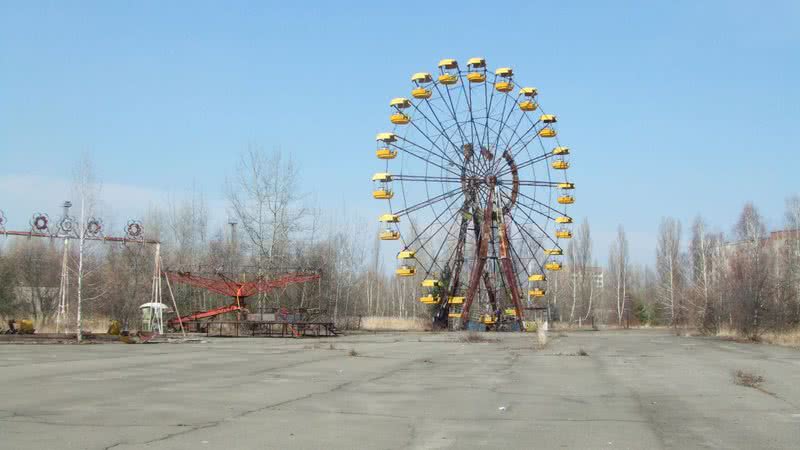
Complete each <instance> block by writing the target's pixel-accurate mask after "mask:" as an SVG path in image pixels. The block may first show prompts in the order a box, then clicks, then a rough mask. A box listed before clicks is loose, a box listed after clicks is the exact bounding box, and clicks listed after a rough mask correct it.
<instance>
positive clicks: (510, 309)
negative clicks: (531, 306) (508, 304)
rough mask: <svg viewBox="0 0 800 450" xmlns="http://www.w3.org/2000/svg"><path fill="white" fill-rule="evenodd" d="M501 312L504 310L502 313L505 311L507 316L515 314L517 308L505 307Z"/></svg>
mask: <svg viewBox="0 0 800 450" xmlns="http://www.w3.org/2000/svg"><path fill="white" fill-rule="evenodd" d="M503 312H504V313H505V314H506V315H507V316H516V315H517V310H516V309H514V308H506V309H505V310H504V311H503Z"/></svg>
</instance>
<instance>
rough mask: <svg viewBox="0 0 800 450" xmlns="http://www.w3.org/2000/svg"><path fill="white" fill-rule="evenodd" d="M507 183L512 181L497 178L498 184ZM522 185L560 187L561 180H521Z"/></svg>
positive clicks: (503, 184)
mask: <svg viewBox="0 0 800 450" xmlns="http://www.w3.org/2000/svg"><path fill="white" fill-rule="evenodd" d="M507 183H510V182H509V180H497V185H498V186H505V185H506V184H507ZM518 183H519V185H520V186H538V187H550V188H556V187H558V185H559V184H561V183H559V182H557V181H536V180H519V181H518Z"/></svg>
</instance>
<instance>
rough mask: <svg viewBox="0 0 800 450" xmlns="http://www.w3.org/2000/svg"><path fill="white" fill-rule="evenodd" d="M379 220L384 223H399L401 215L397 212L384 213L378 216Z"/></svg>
mask: <svg viewBox="0 0 800 450" xmlns="http://www.w3.org/2000/svg"><path fill="white" fill-rule="evenodd" d="M378 221H380V222H383V223H398V222H400V217H399V216H398V215H396V214H384V215H382V216H380V217H379V218H378Z"/></svg>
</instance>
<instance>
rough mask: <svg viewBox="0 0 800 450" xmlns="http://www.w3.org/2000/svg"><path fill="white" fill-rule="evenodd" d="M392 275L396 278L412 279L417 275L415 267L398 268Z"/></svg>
mask: <svg viewBox="0 0 800 450" xmlns="http://www.w3.org/2000/svg"><path fill="white" fill-rule="evenodd" d="M394 273H395V274H396V275H397V276H398V277H413V276H414V275H416V273H417V269H416V267H413V266H400V268H398V269H397V270H395V271H394Z"/></svg>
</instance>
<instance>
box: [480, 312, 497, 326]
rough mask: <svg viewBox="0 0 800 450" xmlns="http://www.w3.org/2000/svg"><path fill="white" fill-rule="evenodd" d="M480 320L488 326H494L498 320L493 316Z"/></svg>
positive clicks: (487, 315) (489, 315) (482, 317)
mask: <svg viewBox="0 0 800 450" xmlns="http://www.w3.org/2000/svg"><path fill="white" fill-rule="evenodd" d="M480 320H481V322H483V323H484V324H486V325H493V324H494V323H496V322H497V319H496V318H495V317H494V316H493V315H491V314H484V315H482V316H481V318H480Z"/></svg>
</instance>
